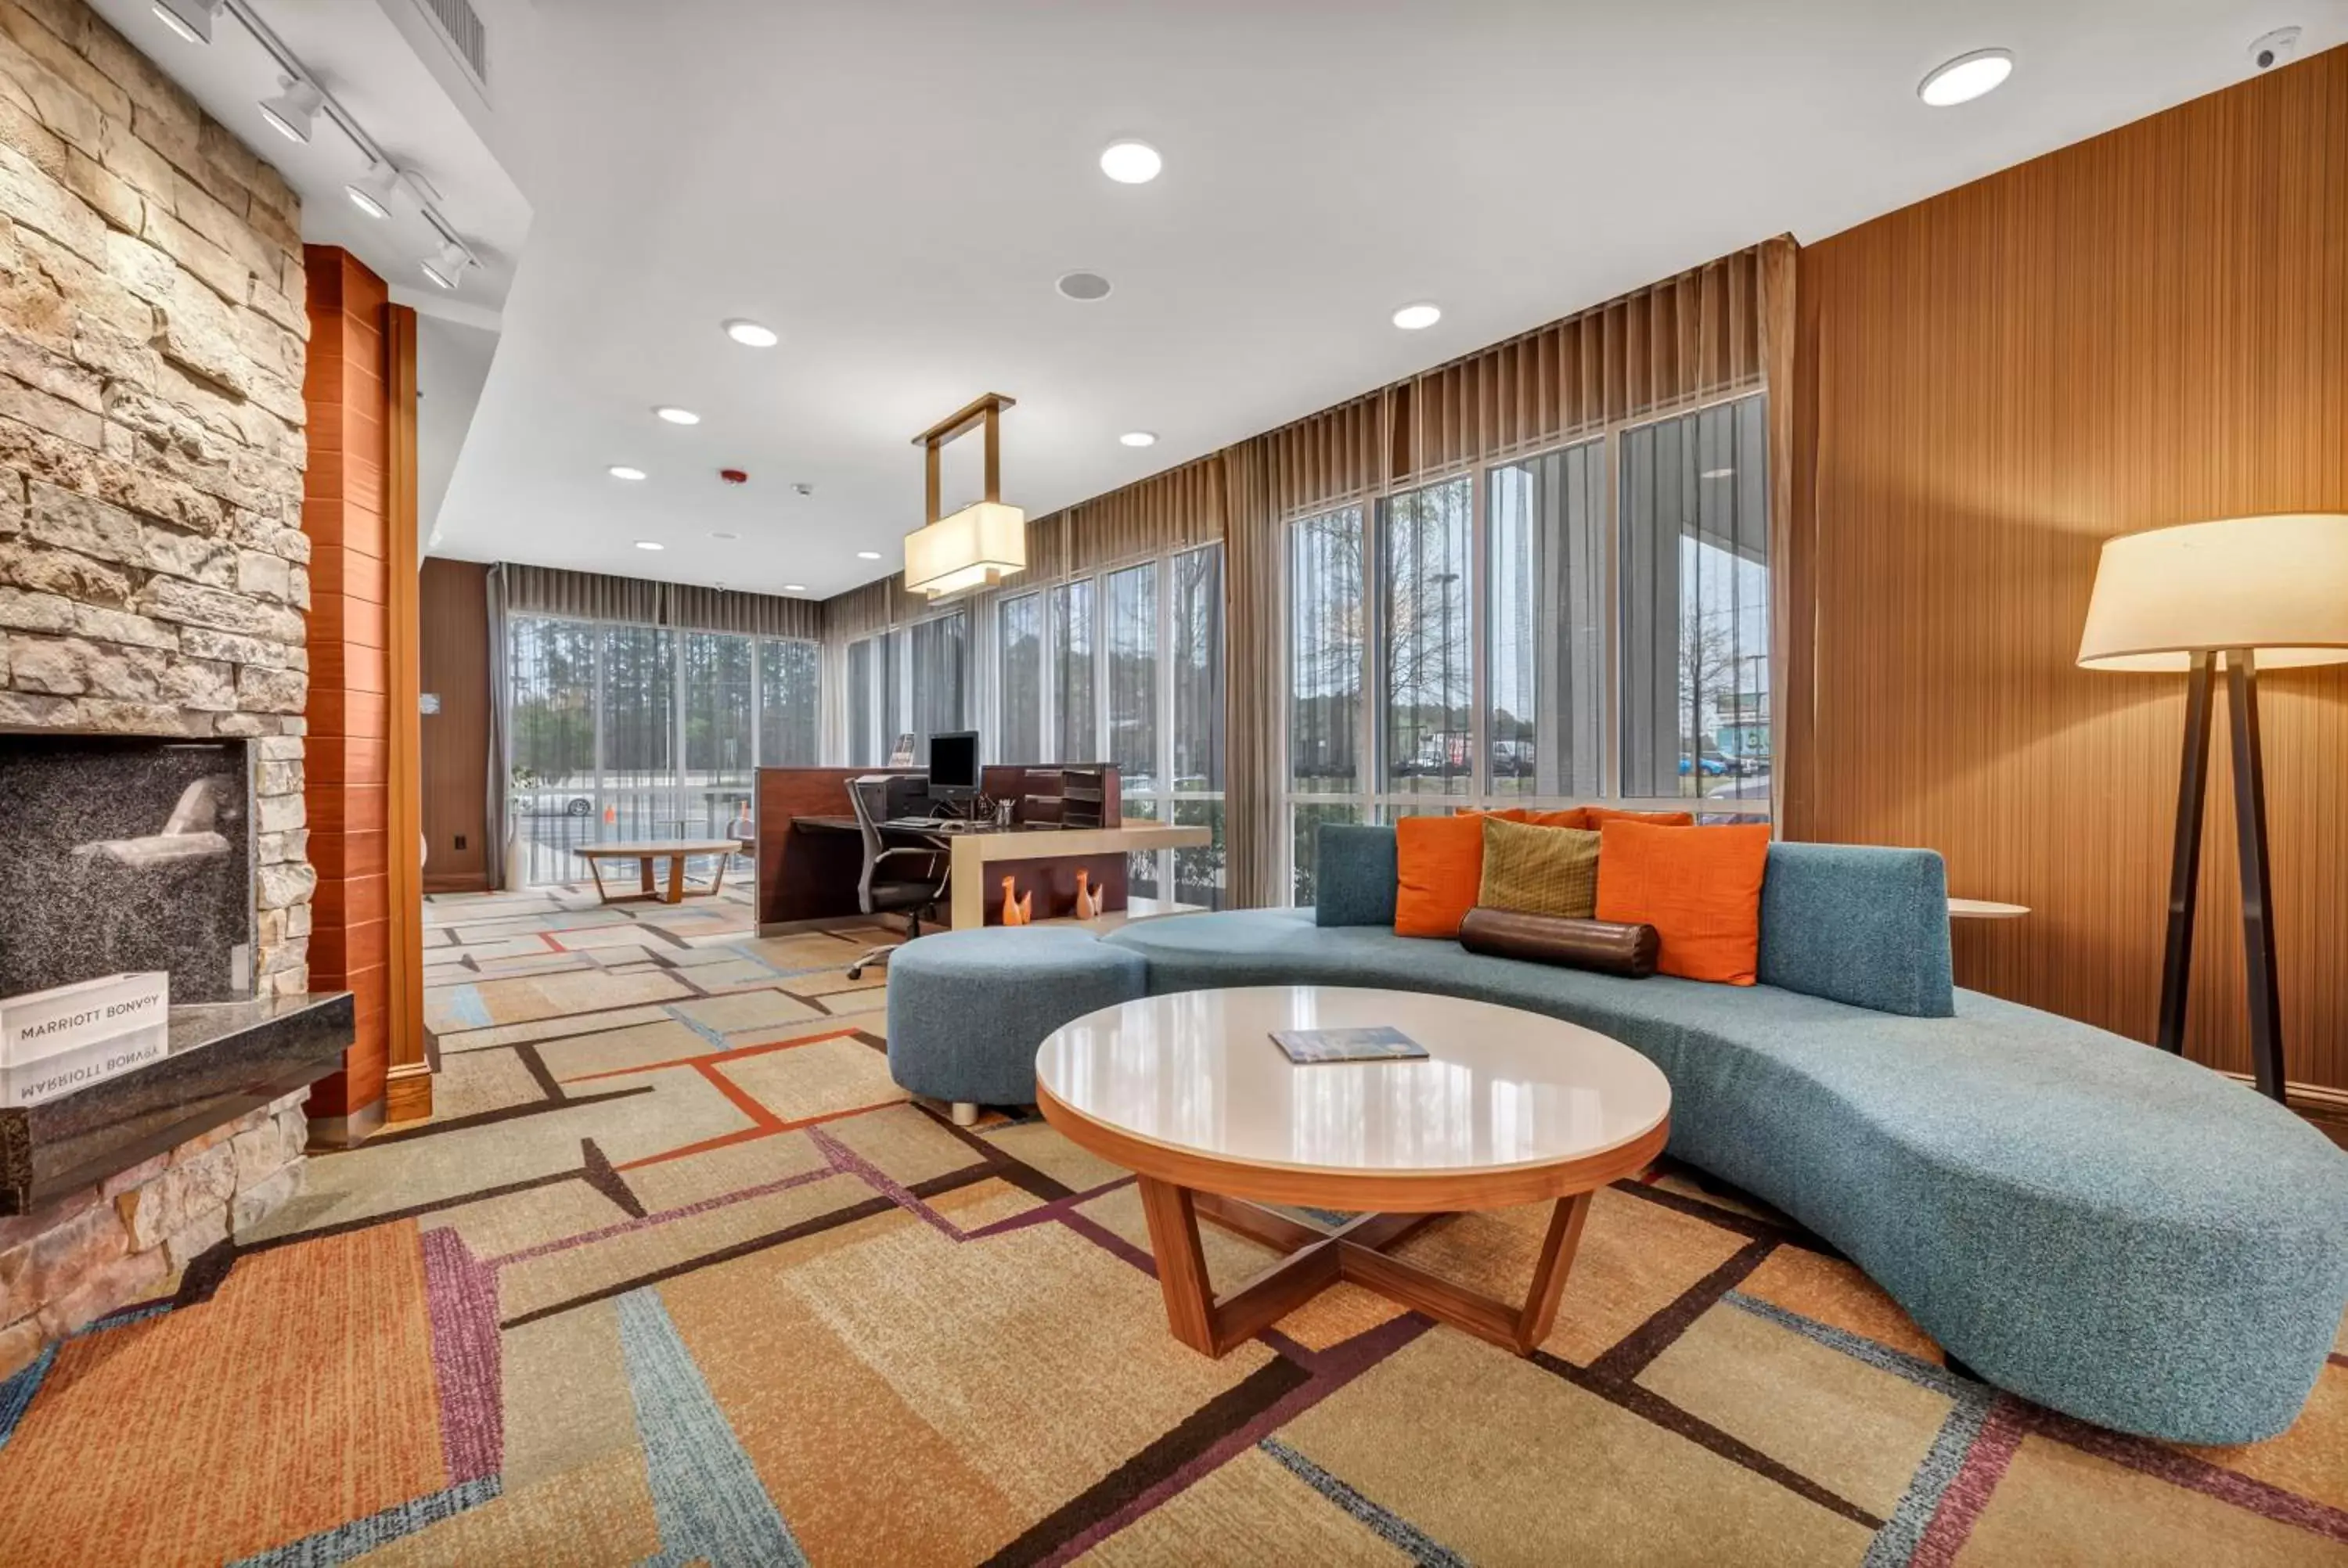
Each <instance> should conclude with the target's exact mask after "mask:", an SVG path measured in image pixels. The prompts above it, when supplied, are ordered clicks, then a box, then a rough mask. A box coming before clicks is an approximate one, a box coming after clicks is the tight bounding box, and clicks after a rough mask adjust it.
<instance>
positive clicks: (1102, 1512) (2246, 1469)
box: [0, 890, 2348, 1568]
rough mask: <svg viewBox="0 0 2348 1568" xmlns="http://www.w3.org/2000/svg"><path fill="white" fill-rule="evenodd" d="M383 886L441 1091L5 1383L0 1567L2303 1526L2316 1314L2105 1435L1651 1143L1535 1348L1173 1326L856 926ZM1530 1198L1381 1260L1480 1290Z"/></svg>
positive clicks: (2181, 1536) (811, 1556) (1410, 1326)
mask: <svg viewBox="0 0 2348 1568" xmlns="http://www.w3.org/2000/svg"><path fill="white" fill-rule="evenodd" d="M429 923H430V927H431V929H430V933H429V940H430V941H431V943H432V946H431V948H430V950H429V951H430V962H431V970H430V990H429V993H428V997H429V1002H428V1006H429V1014H430V1021H431V1024H432V1027H433V1029H434V1030H436V1031H437V1032H438V1036H439V1042H440V1048H441V1050H442V1051H443V1053H444V1055H443V1071H442V1073H441V1076H440V1079H439V1081H438V1086H437V1092H438V1105H439V1115H438V1120H437V1122H435V1123H433V1124H432V1125H429V1126H427V1127H423V1128H419V1129H415V1130H406V1131H401V1132H394V1133H391V1134H388V1135H386V1136H383V1137H379V1138H378V1139H376V1141H375V1142H374V1143H370V1144H369V1145H367V1146H366V1147H365V1148H363V1149H361V1150H358V1151H355V1152H353V1153H345V1154H338V1155H332V1156H327V1157H324V1158H320V1159H317V1160H315V1161H314V1162H313V1163H312V1167H311V1172H310V1185H309V1191H308V1193H307V1194H306V1195H305V1196H304V1197H303V1198H302V1199H300V1200H299V1201H298V1202H297V1203H296V1204H294V1205H293V1207H292V1208H290V1209H288V1210H287V1211H285V1212H284V1213H283V1214H281V1215H280V1216H279V1217H278V1218H277V1220H276V1221H275V1222H273V1225H274V1227H275V1228H274V1229H273V1232H272V1233H271V1234H269V1235H267V1236H266V1237H264V1238H258V1239H252V1240H249V1241H248V1242H247V1243H246V1245H244V1246H243V1247H242V1250H241V1251H240V1252H237V1253H236V1254H235V1255H228V1253H227V1252H226V1250H225V1249H223V1250H222V1251H221V1252H218V1253H215V1254H212V1255H208V1256H207V1257H206V1258H204V1259H201V1260H199V1261H198V1263H197V1264H196V1265H195V1266H191V1269H190V1270H189V1274H188V1276H187V1277H186V1278H184V1279H182V1280H180V1281H179V1282H177V1284H176V1286H175V1288H174V1292H173V1294H172V1295H171V1296H169V1297H167V1298H164V1299H162V1300H160V1301H159V1302H157V1303H155V1304H152V1305H150V1306H149V1307H143V1308H139V1309H134V1310H132V1311H129V1312H125V1313H120V1314H117V1315H116V1316H115V1317H111V1318H109V1319H106V1320H103V1321H101V1322H100V1323H99V1324H98V1325H94V1326H93V1327H91V1328H90V1329H89V1330H88V1331H86V1332H85V1333H84V1334H82V1335H81V1336H80V1337H77V1338H75V1339H74V1340H72V1341H70V1342H69V1343H67V1345H66V1346H64V1347H63V1348H61V1349H60V1350H59V1351H58V1353H57V1354H56V1355H55V1356H54V1358H50V1359H48V1360H46V1361H45V1362H43V1363H39V1364H36V1366H34V1367H33V1368H27V1369H26V1372H24V1373H22V1374H20V1375H19V1376H18V1377H16V1378H14V1379H11V1380H10V1381H8V1382H7V1383H5V1384H0V1563H6V1564H8V1565H10V1568H35V1565H36V1564H46V1563H74V1564H85V1563H105V1564H114V1563H191V1564H192V1563H237V1562H244V1563H271V1564H277V1563H283V1564H296V1563H299V1564H319V1563H336V1562H342V1561H345V1560H347V1559H351V1558H355V1557H357V1556H360V1555H366V1556H367V1559H368V1561H369V1562H370V1563H465V1564H501V1563H565V1564H569V1563H658V1564H678V1565H682V1564H687V1563H711V1564H718V1565H730V1564H744V1563H752V1564H757V1563H819V1564H820V1563H879V1564H926V1563H963V1562H982V1561H994V1562H1004V1563H1062V1562H1068V1561H1073V1560H1078V1559H1081V1560H1082V1561H1084V1562H1086V1563H1108V1564H1128V1563H1283V1564H1285V1563H1412V1562H1416V1563H1867V1564H1875V1565H1888V1564H1898V1563H1930V1564H1939V1563H2091V1562H2092V1563H2103V1562H2112V1563H2119V1562H2126V1563H2195V1564H2211V1563H2229V1564H2231V1563H2261V1564H2264V1563H2314V1562H2334V1563H2337V1562H2348V1357H2335V1358H2334V1361H2333V1365H2332V1367H2331V1368H2329V1369H2328V1370H2327V1371H2326V1373H2325V1375H2324V1380H2323V1383H2322V1387H2321V1388H2320V1389H2318V1391H2317V1393H2316V1396H2315V1399H2314V1401H2313V1403H2312V1405H2311V1406H2310V1408H2309V1410H2308V1412H2307V1414H2306V1415H2305V1416H2304V1417H2303V1418H2302V1420H2301V1422H2300V1424H2299V1425H2298V1426H2297V1427H2296V1428H2295V1429H2293V1430H2292V1431H2291V1432H2290V1433H2288V1434H2287V1435H2285V1436H2284V1437H2282V1438H2281V1439H2278V1440H2274V1441H2272V1442H2269V1443H2264V1444H2260V1445H2258V1446H2256V1447H2254V1448H2248V1449H2240V1450H2179V1449H2175V1448H2170V1447H2166V1446H2163V1445H2160V1444H2156V1443H2148V1442H2143V1441H2138V1440H2133V1439H2127V1438H2120V1437H2116V1436H2114V1435H2112V1434H2109V1433H2106V1432H2102V1431H2098V1430H2092V1429H2088V1428H2085V1427H2082V1426H2080V1425H2078V1424H2077V1423H2075V1422H2072V1421H2069V1420H2066V1419H2063V1418H2060V1417H2057V1416H2055V1415H2053V1414H2051V1413H2049V1412H2047V1411H2044V1410H2042V1409H2036V1408H2034V1407H2032V1406H2029V1405H2026V1404H2024V1403H2021V1402H2019V1401H2017V1400H2014V1399H2011V1398H2008V1397H2005V1396H2002V1395H2000V1394H1998V1393H1996V1392H1995V1391H1994V1390H1993V1389H1987V1388H1984V1387H1983V1386H1982V1385H1981V1384H1980V1383H1978V1382H1976V1381H1974V1380H1973V1379H1972V1378H1970V1377H1968V1376H1966V1375H1965V1374H1964V1372H1963V1371H1962V1368H1954V1367H1952V1366H1950V1365H1948V1364H1947V1363H1946V1360H1945V1358H1943V1357H1942V1356H1941V1352H1940V1351H1939V1350H1938V1348H1935V1347H1934V1346H1933V1345H1932V1344H1931V1342H1930V1341H1929V1340H1927V1339H1926V1338H1925V1337H1923V1336H1922V1335H1921V1333H1920V1332H1919V1331H1918V1330H1917V1328H1916V1327H1915V1326H1914V1325H1913V1324H1912V1323H1911V1322H1910V1321H1909V1319H1908V1318H1907V1317H1906V1316H1905V1315H1904V1314H1903V1313H1901V1312H1900V1309H1899V1308H1898V1307H1896V1306H1894V1305H1893V1304H1892V1303H1891V1302H1890V1300H1889V1299H1887V1298H1886V1297H1885V1296H1883V1295H1882V1294H1881V1293H1880V1292H1879V1291H1877V1290H1876V1289H1875V1288H1874V1287H1873V1286H1870V1285H1869V1283H1868V1282H1867V1281H1866V1280H1865V1279H1864V1278H1863V1277H1861V1276H1859V1274H1858V1273H1857V1272H1856V1271H1855V1270H1854V1269H1852V1268H1851V1267H1850V1266H1849V1265H1848V1264H1846V1263H1844V1262H1842V1261H1840V1260H1839V1259H1838V1258H1837V1257H1836V1256H1834V1255H1833V1254H1832V1253H1831V1252H1830V1251H1828V1249H1826V1248H1825V1247H1823V1246H1822V1245H1820V1244H1819V1243H1818V1242H1817V1241H1816V1240H1815V1239H1814V1238H1811V1237H1808V1236H1806V1235H1802V1234H1801V1233H1799V1232H1798V1231H1797V1230H1795V1229H1793V1228H1792V1227H1790V1226H1789V1225H1787V1224H1785V1223H1784V1222H1783V1221H1782V1220H1780V1219H1777V1218H1776V1217H1774V1216H1772V1215H1770V1214H1767V1213H1766V1212H1764V1211H1762V1210H1759V1209H1757V1208H1755V1207H1753V1206H1751V1205H1749V1204H1746V1203H1744V1202H1741V1201H1739V1200H1738V1199H1737V1198H1736V1197H1735V1195H1734V1194H1725V1193H1722V1192H1719V1191H1716V1190H1709V1189H1707V1188H1706V1187H1705V1186H1704V1185H1703V1184H1699V1183H1698V1182H1696V1181H1694V1180H1693V1179H1691V1177H1690V1175H1689V1174H1688V1173H1685V1172H1683V1171H1678V1170H1674V1169H1672V1168H1669V1167H1666V1168H1664V1169H1662V1170H1659V1171H1657V1172H1655V1173H1650V1174H1649V1175H1648V1176H1647V1177H1646V1178H1644V1179H1643V1180H1642V1181H1639V1182H1634V1183H1625V1184H1622V1185H1621V1186H1619V1187H1618V1188H1615V1189H1612V1190H1609V1191H1607V1192H1603V1193H1601V1194H1599V1195H1598V1200H1597V1202H1596V1204H1595V1205H1594V1206H1593V1210H1592V1213H1591V1220H1590V1224H1589V1229H1588V1232H1587V1235H1586V1237H1585V1239H1584V1241H1583V1244H1582V1247H1581V1255H1580V1258H1579V1261H1578V1262H1577V1264H1576V1266H1575V1268H1574V1272H1573V1274H1572V1276H1571V1278H1570V1282H1569V1284H1568V1286H1567V1288H1566V1292H1565V1298H1564V1304H1563V1307H1562V1308H1561V1309H1560V1312H1559V1314H1558V1319H1557V1321H1558V1327H1557V1330H1556V1333H1555V1334H1554V1335H1553V1336H1552V1337H1551V1338H1550V1340H1549V1342H1548V1343H1547V1344H1546V1345H1545V1346H1544V1347H1543V1348H1541V1350H1540V1352H1539V1353H1538V1354H1537V1355H1535V1356H1534V1357H1532V1358H1529V1359H1525V1360H1519V1359H1517V1358H1512V1357H1509V1356H1507V1355H1504V1354H1502V1353H1501V1352H1499V1351H1498V1350H1495V1349H1492V1348H1488V1347H1487V1346H1485V1345H1483V1344H1482V1343H1480V1342H1478V1341H1477V1340H1474V1339H1471V1338H1468V1337H1465V1336H1463V1335H1460V1334H1457V1333H1456V1332H1453V1331H1452V1330H1450V1329H1447V1328H1438V1327H1430V1326H1429V1325H1428V1324H1427V1323H1426V1321H1425V1320H1423V1319H1420V1318H1418V1317H1414V1316H1409V1315H1406V1314H1403V1313H1401V1312H1399V1311H1398V1309H1396V1308H1395V1307H1391V1306H1389V1305H1387V1304H1386V1303H1385V1302H1384V1301H1383V1300H1382V1299H1381V1298H1379V1297H1376V1296H1372V1295H1369V1294H1367V1293H1365V1292H1363V1291H1361V1290H1359V1289H1358V1288H1356V1287H1353V1286H1340V1287H1339V1288H1337V1289H1336V1290H1334V1291H1332V1292H1330V1293H1329V1294H1327V1295H1324V1296H1322V1297H1320V1298H1319V1299H1318V1300H1316V1301H1314V1302H1313V1303H1312V1304H1310V1305H1309V1306H1308V1307H1304V1308H1303V1309H1302V1310H1300V1311H1298V1312H1297V1313H1295V1314H1294V1315H1292V1317H1288V1318H1287V1319H1284V1320H1283V1321H1282V1323H1281V1324H1280V1325H1279V1327H1277V1329H1275V1330H1273V1331H1270V1332H1267V1333H1265V1334H1263V1335H1262V1336H1261V1337H1259V1338H1258V1339H1257V1340H1256V1341H1254V1342H1252V1343H1250V1344H1248V1345H1246V1346H1243V1347H1242V1348H1240V1349H1239V1350H1238V1351H1235V1352H1234V1353H1233V1354H1231V1356H1229V1357H1227V1358H1224V1359H1222V1360H1220V1361H1212V1360H1208V1359H1206V1358H1202V1357H1200V1356H1197V1355H1194V1354H1193V1353H1191V1352H1190V1351H1189V1350H1186V1349H1184V1348H1180V1347H1179V1346H1178V1345H1177V1344H1176V1343H1175V1342H1174V1341H1173V1340H1172V1339H1171V1338H1169V1337H1168V1335H1167V1332H1166V1329H1165V1324H1164V1319H1163V1317H1162V1315H1161V1310H1160V1307H1159V1297H1158V1291H1157V1286H1156V1285H1155V1283H1154V1281H1153V1279H1152V1277H1151V1273H1150V1260H1149V1254H1148V1240H1147V1233H1146V1230H1145V1227H1144V1225H1143V1222H1142V1218H1141V1214H1140V1209H1139V1206H1138V1202H1137V1200H1136V1197H1135V1194H1134V1192H1133V1190H1132V1188H1131V1186H1130V1184H1129V1183H1128V1179H1127V1178H1125V1177H1124V1176H1123V1175H1122V1173H1119V1172H1118V1171H1117V1170H1115V1169H1113V1168H1111V1167H1108V1166H1106V1165H1104V1164H1102V1163H1099V1162H1097V1161H1096V1160H1095V1159H1093V1158H1092V1157H1090V1156H1088V1155H1086V1154H1085V1153H1081V1152H1079V1151H1077V1150H1076V1149H1075V1148H1073V1147H1072V1146H1071V1145H1069V1144H1068V1143H1065V1142H1064V1141H1062V1140H1061V1139H1060V1138H1059V1137H1058V1136H1057V1135H1056V1134H1055V1133H1054V1132H1052V1131H1051V1130H1050V1129H1049V1128H1048V1127H1046V1126H1045V1125H1044V1124H1042V1123H1041V1122H1036V1121H1034V1120H1019V1119H1014V1118H1007V1117H1004V1116H1001V1115H995V1116H992V1117H990V1119H989V1120H988V1122H986V1124H984V1125H982V1126H981V1127H979V1128H977V1129H975V1130H973V1131H962V1130H957V1129H955V1128H954V1127H953V1126H952V1125H951V1124H950V1123H949V1122H947V1121H946V1120H945V1119H944V1118H943V1117H942V1115H940V1114H936V1113H933V1112H932V1110H931V1109H930V1108H925V1107H922V1106H920V1105H916V1104H913V1103H911V1102H907V1101H906V1099H905V1098H904V1096H903V1095H902V1094H901V1092H900V1091H898V1090H897V1089H896V1088H895V1087H894V1085H893V1084H892V1083H891V1081H890V1078H889V1073H888V1065H887V1061H886V1058H885V1055H884V1053H883V1045H882V1034H883V1031H884V1030H885V1027H886V1025H885V1018H884V1013H883V1003H884V996H885V992H884V989H883V987H884V985H885V971H875V972H873V973H870V974H869V975H868V976H867V977H866V979H864V980H863V981H862V982H861V983H858V982H851V981H850V980H849V979H846V977H845V975H844V973H843V968H844V965H845V963H846V961H847V960H848V958H850V957H852V956H853V954H854V953H855V952H856V951H857V950H858V949H859V948H861V947H862V946H863V945H864V944H866V943H868V942H870V941H873V940H875V939H878V938H879V936H880V934H879V933H877V932H876V931H874V930H873V929H871V928H870V927H856V928H848V929H842V930H839V931H836V932H830V933H823V934H814V935H800V936H794V937H789V938H781V939H776V940H765V941H761V940H757V939H755V938H751V937H749V936H748V935H747V930H746V926H747V910H746V908H745V907H744V906H743V905H742V904H740V903H739V902H736V901H733V900H731V899H721V900H696V901H692V902H688V903H687V904H685V905H684V906H682V907H677V908H673V909H672V908H665V907H658V906H646V905H636V906H632V907H627V908H611V909H604V908H598V907H595V906H594V904H593V900H592V896H582V894H580V893H579V892H577V891H576V890H554V891H551V892H547V893H541V894H532V895H529V896H515V897H508V896H493V897H470V898H457V897H446V898H439V899H436V900H434V901H433V903H432V905H431V907H430V912H429ZM1540 1218H1541V1216H1540V1214H1538V1213H1537V1212H1504V1213H1499V1214H1488V1215H1480V1216H1471V1217H1463V1218H1458V1219H1455V1220H1450V1221H1446V1222H1442V1223H1440V1224H1438V1225H1435V1226H1432V1227H1430V1228H1429V1229H1428V1230H1426V1231H1425V1232H1422V1233H1421V1234H1420V1235H1418V1236H1417V1237H1416V1238H1415V1239H1414V1240H1413V1241H1412V1242H1411V1243H1409V1244H1408V1245H1406V1247H1405V1248H1404V1252H1405V1254H1406V1255H1408V1256H1411V1257H1413V1258H1415V1259H1416V1260H1417V1261H1419V1262H1422V1263H1425V1264H1426V1265H1427V1266H1432V1267H1437V1268H1441V1269H1444V1270H1446V1271H1448V1272H1450V1273H1452V1274H1454V1275H1456V1276H1458V1277H1460V1278H1461V1279H1462V1280H1463V1281H1465V1282H1468V1283H1471V1284H1475V1285H1478V1286H1481V1287H1482V1288H1484V1289H1486V1290H1487V1291H1489V1292H1491V1293H1493V1294H1510V1293H1516V1292H1520V1291H1521V1288H1522V1281H1523V1280H1524V1279H1525V1278H1526V1277H1527V1276H1529V1272H1530V1268H1531V1256H1532V1251H1533V1248H1534V1247H1535V1246H1536V1245H1537V1244H1538V1242H1539V1239H1540ZM1207 1249H1208V1258H1209V1262H1210V1266H1211V1267H1212V1270H1213V1273H1214V1275H1215V1276H1216V1279H1217V1281H1218V1282H1219V1283H1220V1284H1221V1285H1222V1286H1226V1287H1228V1286H1230V1285H1231V1283H1233V1282H1235V1281H1237V1280H1238V1279H1240V1278H1241V1277H1243V1276H1246V1275H1247V1274H1249V1273H1251V1272H1252V1271H1253V1270H1254V1269H1255V1268H1257V1267H1259V1266H1262V1264H1263V1263H1265V1262H1266V1261H1268V1259H1269V1256H1270V1255H1269V1254H1268V1253H1266V1252H1264V1251H1263V1250H1262V1249H1261V1248H1259V1247H1257V1246H1255V1245H1252V1244H1251V1243H1248V1242H1245V1241H1242V1240H1240V1239H1238V1238H1236V1237H1233V1236H1231V1235H1226V1234H1223V1233H1220V1232H1216V1231H1213V1230H1212V1228H1211V1227H1210V1230H1209V1235H1208V1236H1207ZM2343 1348H2348V1347H2343Z"/></svg>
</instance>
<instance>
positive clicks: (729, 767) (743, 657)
mask: <svg viewBox="0 0 2348 1568" xmlns="http://www.w3.org/2000/svg"><path fill="white" fill-rule="evenodd" d="M678 641H679V642H680V644H681V648H680V651H679V658H680V662H681V665H682V668H683V671H684V675H685V776H684V778H683V779H682V780H681V781H680V782H681V784H682V786H683V787H682V789H681V791H680V792H679V794H678V798H677V806H678V814H679V815H680V816H681V817H682V819H683V821H684V823H685V833H686V834H687V835H690V836H692V837H696V838H697V837H702V836H704V835H712V834H718V833H723V832H725V831H726V829H727V826H728V825H729V824H731V823H732V822H733V821H734V820H735V819H736V816H737V815H739V808H740V807H741V805H742V804H744V803H745V802H747V801H748V800H749V798H750V770H751V769H752V768H753V767H754V766H755V765H757V764H755V762H754V761H753V755H754V753H755V749H756V747H757V735H756V734H755V733H753V732H752V729H751V721H750V698H751V692H750V669H751V663H752V661H753V660H754V659H755V657H756V649H755V646H754V640H753V639H751V638H748V637H734V636H727V635H725V634H723V633H720V632H714V631H688V632H685V633H684V634H682V636H681V637H680V638H679V639H678Z"/></svg>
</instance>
